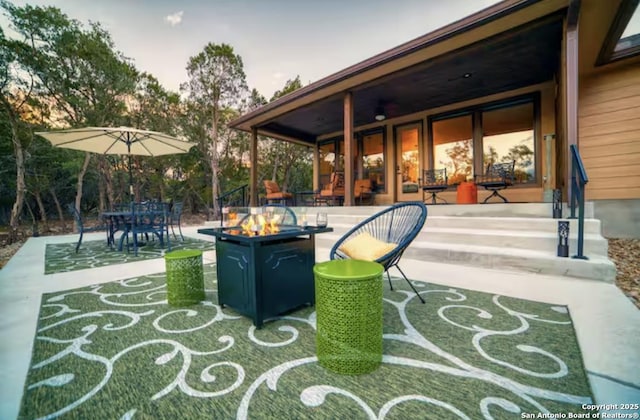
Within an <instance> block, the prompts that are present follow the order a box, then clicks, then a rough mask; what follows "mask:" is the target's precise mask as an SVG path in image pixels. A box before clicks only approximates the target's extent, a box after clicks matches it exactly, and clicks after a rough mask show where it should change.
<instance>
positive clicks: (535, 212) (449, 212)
mask: <svg viewBox="0 0 640 420" xmlns="http://www.w3.org/2000/svg"><path fill="white" fill-rule="evenodd" d="M386 207H387V206H351V207H342V206H321V207H305V208H306V209H307V211H308V212H309V213H313V214H315V213H316V212H317V211H323V212H326V213H328V214H329V215H332V214H353V215H360V214H362V215H366V214H368V215H371V214H373V213H376V212H378V211H380V210H382V209H385V208H386ZM301 208H302V207H293V209H294V210H295V211H296V214H298V213H299V211H300V209H301ZM562 209H563V217H565V218H566V217H569V213H570V211H569V207H568V206H567V203H563V206H562ZM593 209H594V206H593V202H586V203H585V217H586V218H588V219H592V218H593V217H594V210H593ZM427 211H428V213H429V216H469V217H482V216H485V217H529V218H531V217H534V218H551V217H552V215H553V205H552V204H551V203H492V204H460V205H458V204H440V205H427Z"/></svg>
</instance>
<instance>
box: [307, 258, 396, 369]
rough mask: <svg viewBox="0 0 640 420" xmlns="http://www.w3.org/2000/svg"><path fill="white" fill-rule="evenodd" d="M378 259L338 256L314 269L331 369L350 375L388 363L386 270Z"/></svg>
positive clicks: (319, 342) (323, 354) (321, 342)
mask: <svg viewBox="0 0 640 420" xmlns="http://www.w3.org/2000/svg"><path fill="white" fill-rule="evenodd" d="M383 271H384V268H383V267H382V265H380V264H378V263H376V262H370V261H359V260H333V261H327V262H323V263H319V264H316V265H315V266H314V267H313V273H314V277H315V291H316V316H317V332H316V351H317V353H318V361H319V363H320V365H322V366H324V367H325V368H327V369H329V370H331V371H333V372H336V373H341V374H344V375H360V374H363V373H368V372H371V371H373V370H375V369H376V368H377V367H378V366H379V365H380V363H381V362H382V273H383Z"/></svg>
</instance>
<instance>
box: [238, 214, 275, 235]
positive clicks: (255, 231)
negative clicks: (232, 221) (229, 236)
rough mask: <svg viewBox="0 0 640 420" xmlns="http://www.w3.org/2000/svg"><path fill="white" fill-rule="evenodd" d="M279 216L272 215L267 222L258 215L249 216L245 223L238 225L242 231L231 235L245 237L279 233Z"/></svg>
mask: <svg viewBox="0 0 640 420" xmlns="http://www.w3.org/2000/svg"><path fill="white" fill-rule="evenodd" d="M279 221H280V215H277V214H276V215H273V217H271V218H270V219H269V220H267V219H266V218H265V217H264V216H263V215H261V214H259V215H257V216H256V217H254V215H251V216H249V218H248V219H247V221H246V222H244V223H242V224H240V227H241V228H242V230H233V231H231V233H233V234H237V235H245V236H265V235H271V234H275V233H278V232H280V226H279V224H278V223H279Z"/></svg>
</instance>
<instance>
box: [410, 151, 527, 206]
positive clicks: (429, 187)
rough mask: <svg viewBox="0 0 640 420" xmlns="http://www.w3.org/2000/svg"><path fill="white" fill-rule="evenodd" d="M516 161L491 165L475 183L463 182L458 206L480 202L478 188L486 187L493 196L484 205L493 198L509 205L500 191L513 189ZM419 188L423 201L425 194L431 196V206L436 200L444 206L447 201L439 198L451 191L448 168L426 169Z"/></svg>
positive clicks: (458, 193)
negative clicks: (443, 193) (440, 201)
mask: <svg viewBox="0 0 640 420" xmlns="http://www.w3.org/2000/svg"><path fill="white" fill-rule="evenodd" d="M515 163H516V162H515V161H512V162H506V163H489V164H487V168H486V170H485V172H484V174H481V175H475V176H474V181H473V182H462V183H460V184H459V185H458V186H457V188H456V192H457V197H456V204H476V203H477V202H478V195H477V191H478V190H477V188H478V186H480V187H484V189H485V190H488V191H491V194H490V195H489V196H488V197H487V198H485V199H484V201H483V202H482V203H483V204H485V203H487V201H489V199H491V197H498V198H501V199H502V201H504V202H505V203H508V200H507V198H506V197H505V196H503V195H502V194H500V193H499V192H498V191H500V190H504V189H506V188H509V187H511V186H512V185H513V184H514V183H515V173H514V171H515ZM418 181H419V188H421V189H422V194H423V201H425V202H426V199H425V198H424V195H425V194H427V193H428V194H431V195H430V198H431V204H437V202H436V200H442V201H443V203H444V204H447V201H446V200H445V199H444V198H442V197H438V193H440V192H442V191H446V190H447V189H449V187H450V185H449V179H448V177H447V168H442V169H426V170H424V171H423V177H422V178H420V179H419V180H418Z"/></svg>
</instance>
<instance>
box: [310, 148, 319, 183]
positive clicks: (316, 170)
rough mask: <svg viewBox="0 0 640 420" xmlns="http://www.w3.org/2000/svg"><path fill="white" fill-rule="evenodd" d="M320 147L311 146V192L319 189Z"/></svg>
mask: <svg viewBox="0 0 640 420" xmlns="http://www.w3.org/2000/svg"><path fill="white" fill-rule="evenodd" d="M319 147H320V146H318V144H317V143H316V144H315V146H313V179H312V180H311V182H312V183H313V191H318V190H319V189H320V149H319Z"/></svg>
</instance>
